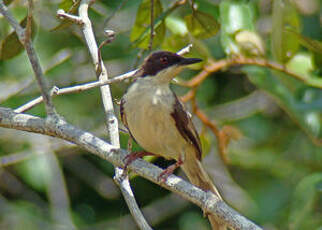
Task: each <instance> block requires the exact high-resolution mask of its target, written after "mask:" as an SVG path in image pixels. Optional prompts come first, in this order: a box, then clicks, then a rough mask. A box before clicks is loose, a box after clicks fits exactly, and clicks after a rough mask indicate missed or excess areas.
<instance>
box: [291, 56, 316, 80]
mask: <svg viewBox="0 0 322 230" xmlns="http://www.w3.org/2000/svg"><path fill="white" fill-rule="evenodd" d="M286 67H287V69H289V70H291V71H292V72H294V73H296V74H298V75H301V76H303V77H312V74H311V72H312V71H313V69H314V63H313V56H312V55H311V54H309V53H304V52H302V53H297V54H296V55H295V56H293V57H292V58H291V59H290V60H289V61H288V63H287V64H286Z"/></svg>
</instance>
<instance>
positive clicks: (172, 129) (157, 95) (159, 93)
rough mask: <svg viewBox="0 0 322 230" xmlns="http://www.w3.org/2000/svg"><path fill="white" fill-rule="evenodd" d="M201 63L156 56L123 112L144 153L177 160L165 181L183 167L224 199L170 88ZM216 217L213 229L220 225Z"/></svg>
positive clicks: (143, 71)
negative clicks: (186, 68)
mask: <svg viewBox="0 0 322 230" xmlns="http://www.w3.org/2000/svg"><path fill="white" fill-rule="evenodd" d="M200 61H201V59H198V58H184V57H182V56H180V55H178V54H175V53H171V52H167V51H159V52H155V53H152V54H151V55H150V56H148V57H147V58H146V59H145V61H144V63H143V65H142V66H141V67H140V69H139V70H138V72H137V77H138V78H137V79H136V80H135V81H134V82H133V83H132V85H131V86H130V87H129V88H128V90H127V92H126V93H125V95H124V96H123V98H122V100H121V107H120V113H121V119H122V122H123V124H124V126H125V127H126V128H127V129H128V131H129V133H130V135H131V136H132V138H133V139H134V140H135V141H136V142H137V143H138V144H139V145H141V146H142V147H143V148H144V150H146V151H147V152H149V153H153V154H154V155H157V156H162V157H164V158H166V159H175V160H176V161H177V163H176V164H174V165H171V166H169V167H168V168H167V169H166V170H164V171H163V173H162V175H160V177H161V178H162V177H163V178H166V177H167V176H168V175H169V174H171V173H172V172H173V171H174V169H175V168H177V167H179V166H180V167H181V168H182V169H183V171H184V172H185V174H186V175H187V177H188V178H189V180H190V182H191V183H192V184H194V185H196V186H198V187H199V188H201V189H203V190H206V191H207V190H210V191H212V192H213V193H214V194H216V195H217V196H218V197H219V198H221V196H220V194H219V192H218V191H217V189H216V187H215V186H214V184H213V182H212V181H211V179H210V178H209V176H208V174H207V173H206V171H205V170H204V168H203V166H202V164H201V155H202V150H201V143H200V139H199V135H198V133H197V131H196V129H195V127H194V125H193V123H192V120H191V118H190V115H189V113H188V112H187V111H186V109H185V108H184V106H183V104H182V103H181V102H180V101H179V99H178V98H177V96H176V94H175V93H174V92H173V91H172V90H171V89H170V87H169V84H170V81H171V80H172V79H173V78H174V77H175V76H176V75H177V74H178V73H179V72H180V71H181V70H182V69H183V67H184V66H186V65H189V64H193V63H197V62H200ZM143 155H144V154H143ZM138 156H142V155H140V154H135V153H134V154H133V155H132V157H131V155H130V156H129V158H128V160H127V162H126V165H128V164H129V163H130V162H131V161H133V160H134V159H135V158H136V157H138ZM213 218H214V217H212V220H211V218H210V222H211V224H212V226H214V225H215V224H213V223H212V222H216V220H214V219H213ZM216 226H218V225H216ZM215 229H217V228H215ZM221 229H222V228H221Z"/></svg>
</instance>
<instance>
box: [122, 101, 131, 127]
mask: <svg viewBox="0 0 322 230" xmlns="http://www.w3.org/2000/svg"><path fill="white" fill-rule="evenodd" d="M124 104H125V100H124V98H122V99H121V104H120V115H121V121H122V123H123V125H124V126H125V128H126V129H127V130H128V129H129V127H128V124H127V120H126V115H125V113H124Z"/></svg>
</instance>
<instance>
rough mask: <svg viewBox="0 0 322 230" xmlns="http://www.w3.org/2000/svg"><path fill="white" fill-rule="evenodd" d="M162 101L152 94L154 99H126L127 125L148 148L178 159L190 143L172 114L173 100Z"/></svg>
mask: <svg viewBox="0 0 322 230" xmlns="http://www.w3.org/2000/svg"><path fill="white" fill-rule="evenodd" d="M159 99H160V98H159ZM161 101H162V103H161V102H160V101H159V100H157V99H155V98H153V97H152V98H151V100H147V98H144V97H136V98H132V100H130V101H128V102H126V104H125V108H124V109H125V113H126V119H127V123H128V127H129V129H130V132H131V134H132V135H133V137H134V138H135V140H136V141H137V142H138V143H139V144H140V145H141V146H142V147H143V148H144V149H145V150H146V151H148V152H151V153H154V154H157V155H161V156H163V157H165V158H168V159H169V158H170V159H178V157H179V155H180V154H182V152H183V151H184V148H185V146H186V145H187V143H186V142H185V140H184V139H183V137H182V136H181V134H180V133H179V131H178V130H177V128H176V126H175V121H174V119H173V118H172V117H171V111H172V108H171V107H172V105H173V102H171V99H170V98H163V99H162V100H161ZM130 107H133V108H130Z"/></svg>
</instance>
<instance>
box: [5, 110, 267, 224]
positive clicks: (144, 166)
mask: <svg viewBox="0 0 322 230" xmlns="http://www.w3.org/2000/svg"><path fill="white" fill-rule="evenodd" d="M0 127H5V128H11V129H17V130H24V131H28V132H33V133H40V134H45V135H49V136H53V137H57V138H60V139H63V140H66V141H69V142H72V143H75V144H77V145H78V146H79V147H82V148H83V149H85V150H87V151H89V152H90V153H92V154H95V155H97V156H99V157H101V158H103V159H105V160H107V161H109V162H110V163H112V164H113V165H114V166H116V167H124V162H123V160H124V158H125V157H126V155H127V154H128V152H127V151H125V150H122V149H120V148H118V147H115V146H113V145H111V144H108V143H107V142H105V141H103V140H102V139H100V138H98V137H96V136H94V135H93V134H91V133H88V132H85V131H82V130H80V129H78V128H76V127H74V126H72V125H70V124H68V123H67V122H65V121H63V120H55V121H54V122H52V123H48V122H46V121H45V120H44V119H41V118H39V117H35V116H31V115H26V114H17V113H15V112H13V111H12V110H11V109H8V108H3V107H0ZM129 169H130V170H132V171H134V172H135V173H137V174H138V175H139V176H142V177H144V178H146V179H148V180H150V181H152V182H153V183H156V184H158V185H160V186H162V187H164V188H166V189H168V190H170V191H172V192H174V193H177V194H179V195H180V196H182V197H184V198H186V199H187V200H189V201H191V202H193V203H195V204H196V205H198V206H199V207H202V208H203V209H204V210H205V211H206V212H209V213H212V214H214V215H215V216H216V217H217V218H218V219H220V220H221V221H222V222H224V223H226V224H227V225H228V226H229V227H232V228H234V229H236V230H260V229H261V228H260V227H258V226H257V225H255V224H254V223H252V222H251V221H249V220H248V219H246V218H245V217H243V216H241V215H240V214H239V213H238V212H236V211H235V210H233V209H232V208H230V207H229V206H228V205H227V204H226V203H225V202H224V201H223V200H219V199H218V197H217V196H216V195H214V194H213V193H211V192H209V191H208V192H205V191H203V190H201V189H199V188H197V187H195V186H193V185H191V184H190V183H188V182H186V181H184V180H182V179H181V178H180V177H177V176H175V175H170V176H169V177H168V179H167V180H166V181H165V183H162V182H160V181H159V180H158V176H159V175H160V173H161V172H162V170H161V169H160V168H159V167H157V166H155V165H153V164H151V163H148V162H146V161H144V160H140V159H138V160H136V161H134V162H132V163H131V164H130V165H129Z"/></svg>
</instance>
